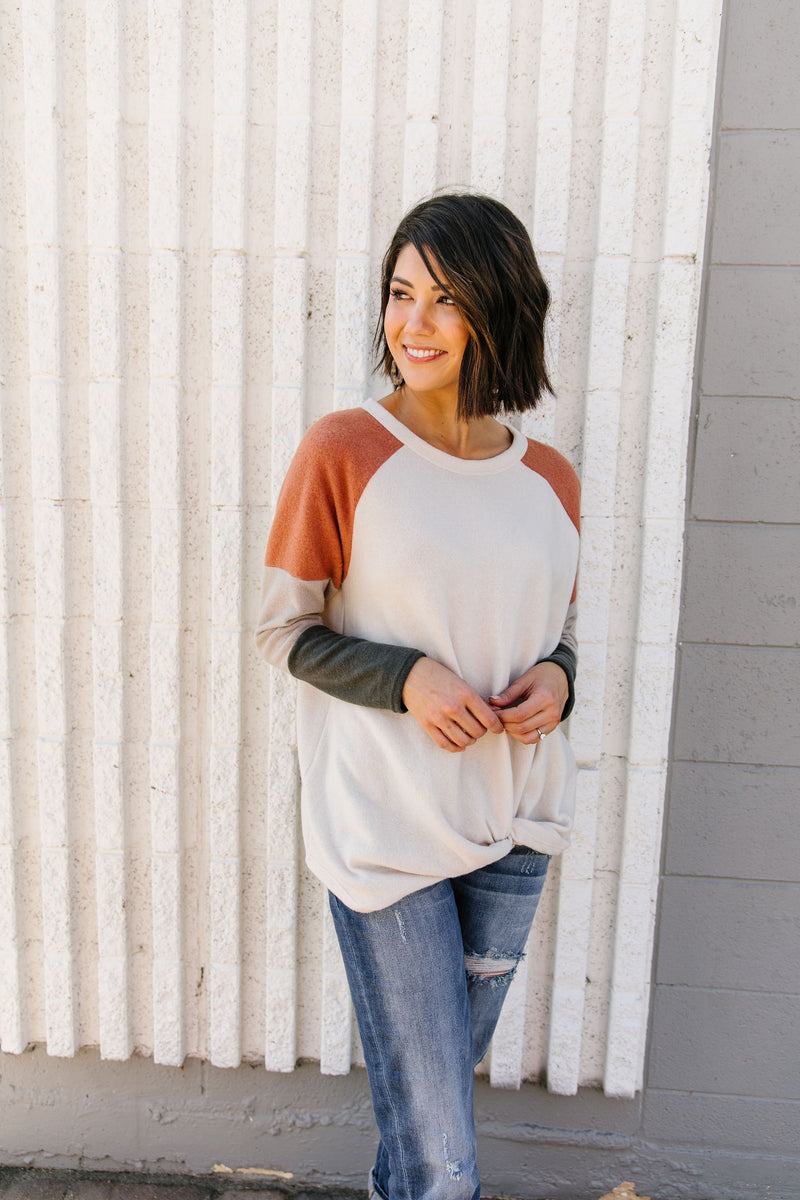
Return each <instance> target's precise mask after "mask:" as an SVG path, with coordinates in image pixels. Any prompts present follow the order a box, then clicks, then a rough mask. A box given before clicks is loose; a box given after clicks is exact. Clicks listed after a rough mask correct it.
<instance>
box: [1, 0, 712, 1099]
mask: <svg viewBox="0 0 800 1200" xmlns="http://www.w3.org/2000/svg"><path fill="white" fill-rule="evenodd" d="M719 3H720V0H692V2H691V3H690V2H689V0H648V2H645V0H558V2H556V0H463V2H461V0H426V2H425V3H422V0H341V2H340V3H338V4H330V3H326V2H325V0H184V2H183V3H181V2H180V0H122V2H118V0H86V5H85V8H84V7H82V6H81V5H80V4H65V3H58V0H23V3H22V5H21V6H18V5H17V4H16V3H14V2H12V0H2V3H1V4H0V14H1V15H2V23H3V25H2V38H0V47H1V49H2V54H3V56H4V61H3V63H2V69H1V70H0V80H1V82H0V88H2V92H1V93H0V101H1V103H2V140H1V141H0V154H1V155H2V162H0V189H1V191H0V200H1V201H2V214H3V224H2V229H1V230H0V255H2V273H1V276H0V277H1V278H2V284H1V285H0V288H1V290H0V351H1V352H2V355H3V372H2V426H1V427H0V444H1V445H2V472H1V475H0V478H1V482H2V503H0V1044H1V1045H2V1049H3V1050H5V1051H10V1052H21V1051H22V1050H23V1049H24V1047H25V1046H26V1044H28V1043H30V1042H45V1043H46V1045H47V1048H48V1050H49V1052H50V1053H51V1054H55V1055H67V1056H70V1055H73V1054H74V1053H75V1051H76V1049H77V1048H78V1047H79V1046H83V1045H87V1044H99V1046H100V1050H101V1053H102V1054H103V1056H105V1057H107V1058H116V1059H125V1058H127V1057H129V1056H130V1055H131V1054H132V1053H133V1051H134V1050H136V1051H138V1052H140V1053H144V1054H152V1055H153V1057H154V1059H155V1061H156V1062H160V1063H172V1064H174V1063H180V1062H181V1061H182V1060H183V1058H184V1056H185V1055H187V1054H191V1055H200V1056H204V1057H207V1058H209V1059H210V1060H211V1061H212V1062H213V1063H214V1064H216V1065H219V1066H234V1065H236V1064H238V1063H239V1062H240V1061H241V1059H242V1058H246V1059H250V1060H258V1059H263V1060H264V1061H265V1063H266V1065H267V1067H268V1068H270V1069H272V1070H281V1071H288V1070H291V1069H292V1068H293V1067H294V1064H295V1062H296V1060H297V1059H298V1058H299V1057H310V1058H315V1059H319V1060H320V1061H321V1065H322V1070H323V1071H325V1072H329V1073H340V1072H344V1071H347V1070H348V1068H349V1065H350V1063H351V1061H355V1060H357V1058H358V1054H359V1049H358V1045H357V1037H356V1034H355V1031H354V1029H353V1026H352V1022H351V1014H350V1005H349V1000H348V996H347V990H346V984H345V980H344V976H343V972H342V968H341V964H340V960H339V957H338V951H337V950H336V947H335V943H334V939H333V937H332V932H331V928H330V923H329V918H328V916H327V910H326V906H325V903H324V897H323V895H322V890H321V888H320V886H319V885H318V884H317V882H316V881H315V880H314V879H313V878H311V877H310V876H309V875H308V874H307V872H306V871H305V869H304V866H303V864H302V855H301V848H300V843H299V840H298V826H297V817H296V792H297V778H296V762H295V751H294V734H293V686H292V683H291V681H288V680H287V679H285V678H283V677H278V676H275V677H274V678H272V679H270V678H269V672H268V670H267V668H266V667H264V666H263V664H261V663H260V662H259V661H258V660H257V659H256V657H255V654H254V652H253V650H252V647H251V639H250V633H249V630H250V627H251V625H252V623H253V618H254V612H255V606H256V600H257V594H258V588H259V577H260V565H261V561H262V557H263V549H264V545H265V542H266V536H267V531H268V528H269V522H270V515H271V511H272V504H273V502H274V499H275V496H276V494H277V489H278V487H279V485H280V482H281V479H282V476H283V473H284V471H285V469H286V466H287V464H288V461H289V459H290V457H291V455H292V453H293V451H294V448H295V446H296V444H297V441H298V439H299V437H300V435H301V433H302V431H303V429H304V428H305V427H306V426H307V425H308V424H309V422H310V421H311V420H313V419H314V418H316V417H318V416H319V415H321V414H322V413H323V412H325V411H327V410H329V409H330V408H333V407H343V406H349V405H352V404H357V403H358V402H359V401H360V399H361V398H362V397H363V396H365V395H366V394H373V395H380V394H381V393H382V390H385V388H383V389H382V386H381V384H380V382H378V381H376V380H374V379H373V378H372V377H371V374H370V370H371V362H370V356H369V341H370V334H371V329H372V324H373V322H374V318H375V308H376V281H377V271H378V263H379V259H380V255H381V253H382V250H383V247H384V245H385V243H386V241H387V239H388V237H389V235H390V233H391V231H392V229H393V227H394V225H395V224H396V222H397V219H398V218H399V216H400V215H401V213H402V211H403V210H404V209H405V208H406V207H407V206H408V204H410V203H411V202H413V201H414V200H415V199H417V198H418V197H420V196H421V195H423V194H426V193H427V192H429V191H430V190H431V189H432V188H434V187H435V186H443V185H451V184H472V185H475V186H478V187H480V188H482V189H485V190H488V191H491V192H494V193H495V194H497V195H499V196H501V197H503V198H504V199H505V200H506V201H507V202H508V203H509V204H510V205H511V206H512V207H513V208H514V209H515V210H516V211H517V212H518V213H519V214H520V215H521V216H522V217H523V218H524V219H525V220H526V222H527V224H528V226H529V228H530V230H531V233H532V235H533V239H534V244H535V245H536V247H537V250H538V251H539V253H540V257H541V261H542V264H543V268H544V270H545V273H546V275H547V277H548V280H549V281H550V283H551V285H552V289H553V293H554V297H555V306H554V320H553V323H552V325H551V329H550V346H551V358H552V364H553V373H554V377H555V380H556V382H557V387H558V400H557V401H556V402H553V401H548V403H547V404H546V405H545V406H544V408H543V409H542V410H541V412H540V413H538V414H536V415H535V416H533V417H532V418H530V419H528V418H526V422H525V423H526V427H527V428H528V429H529V430H530V431H531V432H533V433H535V434H537V435H540V436H544V437H545V438H547V439H550V440H552V441H553V442H554V443H555V444H556V445H558V446H559V447H560V448H561V449H562V450H563V451H564V452H565V453H566V454H567V455H568V456H569V457H570V458H571V459H572V461H573V462H574V463H575V465H576V466H577V467H578V469H579V470H580V472H581V474H582V478H583V484H584V501H583V513H584V527H583V528H584V537H583V552H582V560H581V616H580V635H581V642H582V655H581V664H580V675H579V706H578V708H577V710H576V713H575V716H574V717H573V719H572V731H571V736H572V741H573V745H574V747H575V749H576V752H577V755H578V758H579V762H580V764H581V773H580V786H579V804H578V828H577V831H576V837H575V843H574V846H573V847H572V848H571V849H570V850H569V851H568V852H567V854H566V855H565V856H564V857H563V859H562V861H561V862H560V863H557V864H556V865H555V867H554V869H553V871H552V874H551V878H550V880H549V882H548V887H547V890H546V894H545V898H544V900H543V903H542V909H541V911H540V915H539V917H538V918H537V933H536V936H535V938H534V940H533V943H532V948H531V953H530V955H529V958H528V960H527V963H526V966H525V968H524V969H523V970H521V971H520V972H519V976H518V979H517V981H516V982H515V984H514V986H513V989H512V992H511V994H510V996H509V1001H508V1005H507V1008H506V1011H505V1013H504V1016H503V1020H502V1022H501V1026H500V1028H499V1029H498V1032H497V1035H496V1038H495V1043H494V1046H493V1049H492V1053H491V1064H490V1067H489V1070H490V1072H491V1079H492V1082H494V1083H495V1084H497V1085H499V1086H516V1085H518V1084H519V1082H520V1081H521V1080H522V1079H535V1078H546V1080H547V1084H548V1086H549V1087H550V1089H551V1090H553V1091H557V1092H563V1093H571V1092H574V1091H575V1090H576V1088H577V1087H578V1085H579V1084H602V1085H603V1086H604V1087H605V1089H606V1091H608V1092H609V1093H611V1094H614V1095H631V1094H632V1093H633V1092H634V1090H635V1089H636V1088H637V1087H638V1086H639V1084H640V1081H641V1070H642V1059H643V1052H644V1033H645V1019H646V1012H647V1003H648V986H649V972H650V956H651V940H652V928H653V913H654V904H655V891H656V882H657V870H658V857H659V841H660V826H661V804H662V797H663V792H664V775H665V763H666V750H667V734H668V723H669V716H670V706H671V696H672V675H673V658H674V644H675V628H676V617H677V603H678V594H679V581H680V548H681V538H682V525H683V513H682V509H683V493H684V470H685V467H684V461H685V447H686V434H687V429H686V425H687V419H688V409H689V398H690V390H691V370H692V360H693V350H694V330H695V323H696V314H697V291H698V282H699V271H700V256H701V252H702V246H703V230H704V219H705V203H706V190H707V154H708V145H709V138H710V121H711V109H712V102H713V90H714V70H715V63H716V40H717V31H718V24H719V11H718V10H719Z"/></svg>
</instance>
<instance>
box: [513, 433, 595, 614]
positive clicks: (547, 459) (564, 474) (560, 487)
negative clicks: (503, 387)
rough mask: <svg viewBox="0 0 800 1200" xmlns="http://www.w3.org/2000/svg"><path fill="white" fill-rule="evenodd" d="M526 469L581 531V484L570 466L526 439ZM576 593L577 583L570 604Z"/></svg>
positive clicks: (542, 444)
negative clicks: (552, 494) (543, 482)
mask: <svg viewBox="0 0 800 1200" xmlns="http://www.w3.org/2000/svg"><path fill="white" fill-rule="evenodd" d="M522 461H523V463H524V464H525V466H526V467H530V469H531V470H532V471H535V472H536V474H537V475H541V476H542V478H543V479H546V480H547V482H548V483H549V484H550V486H551V488H552V489H553V491H554V492H555V494H556V495H557V496H558V498H559V500H560V501H561V504H562V506H563V508H564V511H565V512H566V514H567V516H568V517H569V519H570V521H572V524H573V525H574V526H575V528H576V529H577V531H578V533H580V531H581V484H580V480H579V479H578V476H577V475H576V474H575V470H574V468H573V467H572V465H571V464H570V463H569V462H568V461H567V460H566V458H564V455H563V454H560V453H559V452H558V450H554V449H553V447H552V446H546V445H545V444H544V442H537V441H534V439H533V438H528V449H527V450H526V452H525V454H524V455H523V456H522ZM577 591H578V581H577V579H576V581H575V587H574V588H573V590H572V602H573V603H574V602H575V597H576V595H577Z"/></svg>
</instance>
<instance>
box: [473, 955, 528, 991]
mask: <svg viewBox="0 0 800 1200" xmlns="http://www.w3.org/2000/svg"><path fill="white" fill-rule="evenodd" d="M521 958H522V955H521V954H507V953H503V951H501V950H487V951H486V953H485V954H465V955H464V966H465V967H466V970H467V975H468V977H469V978H471V979H477V980H480V981H481V982H482V983H495V984H499V983H503V984H506V983H510V982H511V980H512V979H513V978H514V973H515V971H516V969H517V967H518V966H519V962H520V959H521Z"/></svg>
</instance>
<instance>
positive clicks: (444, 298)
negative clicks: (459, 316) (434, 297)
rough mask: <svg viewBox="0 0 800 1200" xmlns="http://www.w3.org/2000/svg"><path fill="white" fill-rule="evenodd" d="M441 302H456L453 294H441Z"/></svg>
mask: <svg viewBox="0 0 800 1200" xmlns="http://www.w3.org/2000/svg"><path fill="white" fill-rule="evenodd" d="M439 303H440V304H455V300H454V299H453V297H452V296H440V297H439Z"/></svg>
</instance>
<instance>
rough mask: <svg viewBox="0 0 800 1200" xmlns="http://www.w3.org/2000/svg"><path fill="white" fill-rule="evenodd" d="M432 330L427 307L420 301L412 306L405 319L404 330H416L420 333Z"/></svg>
mask: <svg viewBox="0 0 800 1200" xmlns="http://www.w3.org/2000/svg"><path fill="white" fill-rule="evenodd" d="M432 328H433V322H432V321H431V316H430V313H429V311H428V306H427V305H426V304H424V303H423V302H422V301H419V302H418V303H416V304H412V306H411V309H410V311H409V313H408V316H407V317H406V329H409V330H418V331H419V332H420V333H422V332H427V331H429V330H430V329H432Z"/></svg>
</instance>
